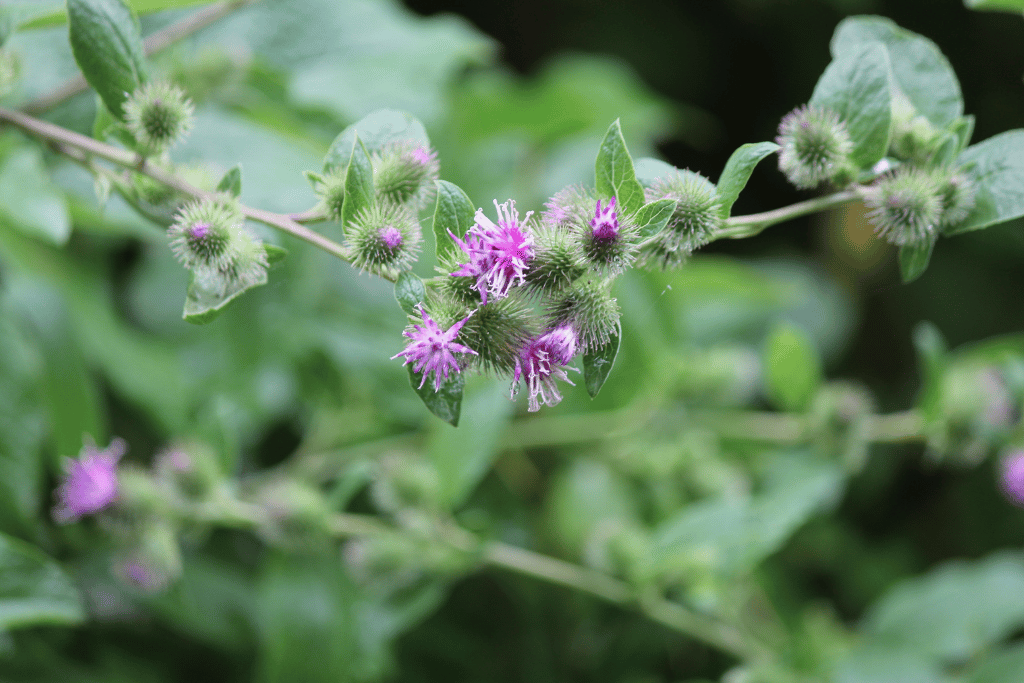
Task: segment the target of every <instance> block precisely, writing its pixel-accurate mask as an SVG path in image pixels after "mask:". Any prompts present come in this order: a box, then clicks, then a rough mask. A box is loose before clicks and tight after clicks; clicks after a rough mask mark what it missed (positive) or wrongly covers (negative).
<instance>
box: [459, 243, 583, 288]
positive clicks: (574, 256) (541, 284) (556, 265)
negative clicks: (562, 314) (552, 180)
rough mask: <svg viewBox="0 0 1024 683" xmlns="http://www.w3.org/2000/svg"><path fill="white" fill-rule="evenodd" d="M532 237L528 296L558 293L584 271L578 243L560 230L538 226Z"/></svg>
mask: <svg viewBox="0 0 1024 683" xmlns="http://www.w3.org/2000/svg"><path fill="white" fill-rule="evenodd" d="M535 234H536V243H535V245H534V257H533V263H532V264H531V265H532V267H531V268H530V270H528V271H527V272H526V283H525V285H524V286H525V287H526V289H527V291H529V292H530V293H532V294H548V295H553V294H558V293H559V292H561V291H563V290H564V289H565V288H566V287H568V286H569V285H571V284H572V283H573V282H575V281H576V279H577V278H579V277H580V276H581V275H583V273H585V272H586V266H585V265H584V263H583V259H582V256H581V254H580V246H579V243H578V242H577V240H576V237H575V235H573V234H572V233H570V232H568V231H567V230H563V229H561V228H552V227H550V226H542V228H541V229H539V230H537V231H536V233H535ZM453 279H456V278H453Z"/></svg>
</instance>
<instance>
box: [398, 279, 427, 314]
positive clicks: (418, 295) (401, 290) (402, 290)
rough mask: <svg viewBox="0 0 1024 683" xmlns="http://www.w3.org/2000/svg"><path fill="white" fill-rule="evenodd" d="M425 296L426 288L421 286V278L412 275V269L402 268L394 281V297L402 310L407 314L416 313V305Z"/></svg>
mask: <svg viewBox="0 0 1024 683" xmlns="http://www.w3.org/2000/svg"><path fill="white" fill-rule="evenodd" d="M426 298H427V288H426V287H424V286H423V280H421V279H420V278H419V277H418V276H416V275H414V274H413V273H412V271H409V270H403V271H402V272H401V273H399V275H398V281H397V282H395V299H397V300H398V305H399V306H401V307H402V310H403V311H405V312H406V313H408V314H409V315H418V310H417V306H419V305H420V304H421V303H423V300H424V299H426Z"/></svg>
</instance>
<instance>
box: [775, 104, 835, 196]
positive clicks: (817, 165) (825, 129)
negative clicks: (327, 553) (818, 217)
mask: <svg viewBox="0 0 1024 683" xmlns="http://www.w3.org/2000/svg"><path fill="white" fill-rule="evenodd" d="M775 142H776V143H778V145H779V148H780V149H779V170H780V171H782V172H783V173H785V174H786V177H787V178H789V181H790V182H791V183H793V184H794V185H796V186H797V187H799V188H801V189H805V190H809V189H812V188H815V187H817V186H818V185H820V184H821V183H823V182H825V181H827V180H834V179H837V178H839V177H842V176H844V175H846V174H847V173H848V172H849V169H850V153H851V152H852V151H853V141H852V140H850V134H849V132H848V131H847V129H846V124H845V123H844V122H843V121H842V120H840V118H839V116H838V115H837V114H836V113H835V112H833V111H831V110H829V109H825V108H823V107H818V106H815V105H804V106H802V107H798V108H796V109H794V110H793V111H791V112H789V113H788V114H786V116H785V117H784V118H783V119H782V123H780V124H779V136H778V137H777V138H775Z"/></svg>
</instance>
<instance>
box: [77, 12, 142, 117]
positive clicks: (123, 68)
mask: <svg viewBox="0 0 1024 683" xmlns="http://www.w3.org/2000/svg"><path fill="white" fill-rule="evenodd" d="M68 26H69V29H70V38H71V50H72V52H74V55H75V61H76V62H78V66H79V68H80V69H81V70H82V75H84V76H85V80H87V81H88V82H89V85H91V86H92V88H93V90H95V91H96V92H97V94H99V96H100V97H101V98H102V99H103V103H104V104H106V105H107V109H109V110H110V112H111V113H112V114H114V115H115V116H117V117H118V118H119V119H122V120H123V119H124V102H125V100H126V99H127V98H128V95H130V94H131V93H132V92H134V91H135V89H136V88H138V87H139V86H140V85H142V84H143V83H145V82H146V78H147V74H146V53H145V51H144V50H143V48H142V37H141V35H140V33H139V22H138V20H137V19H136V18H135V15H134V14H133V13H132V11H131V9H130V8H129V7H128V6H127V5H126V4H125V3H124V2H123V1H122V0H68Z"/></svg>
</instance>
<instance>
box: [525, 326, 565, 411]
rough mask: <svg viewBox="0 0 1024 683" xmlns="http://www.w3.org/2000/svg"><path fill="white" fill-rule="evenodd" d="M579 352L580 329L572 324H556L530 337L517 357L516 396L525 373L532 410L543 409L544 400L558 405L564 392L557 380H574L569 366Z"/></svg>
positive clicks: (530, 408)
mask: <svg viewBox="0 0 1024 683" xmlns="http://www.w3.org/2000/svg"><path fill="white" fill-rule="evenodd" d="M575 355H576V332H575V331H573V329H572V327H569V326H568V325H562V326H560V327H556V328H555V329H553V330H551V331H550V332H547V333H545V334H542V335H541V336H539V337H537V338H536V339H532V340H530V341H529V342H528V343H527V344H526V346H524V347H523V348H522V350H521V351H520V352H519V358H518V359H516V368H515V374H514V375H513V378H512V382H513V384H512V398H515V395H516V392H517V391H518V389H519V380H520V379H521V378H522V377H524V376H525V377H526V387H527V389H529V391H530V399H529V411H530V412H531V413H535V412H537V411H538V410H540V404H541V403H543V404H545V405H549V406H556V405H558V403H559V402H560V401H561V400H562V394H560V393H559V391H558V385H557V384H556V383H555V380H558V379H560V380H562V381H563V382H568V383H569V384H573V383H572V381H571V380H570V379H569V375H567V374H566V372H565V370H566V366H567V365H568V364H569V362H570V361H572V357H573V356H575ZM568 369H570V370H575V369H576V368H568ZM573 386H575V385H574V384H573ZM538 396H539V397H540V399H539V400H538Z"/></svg>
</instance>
